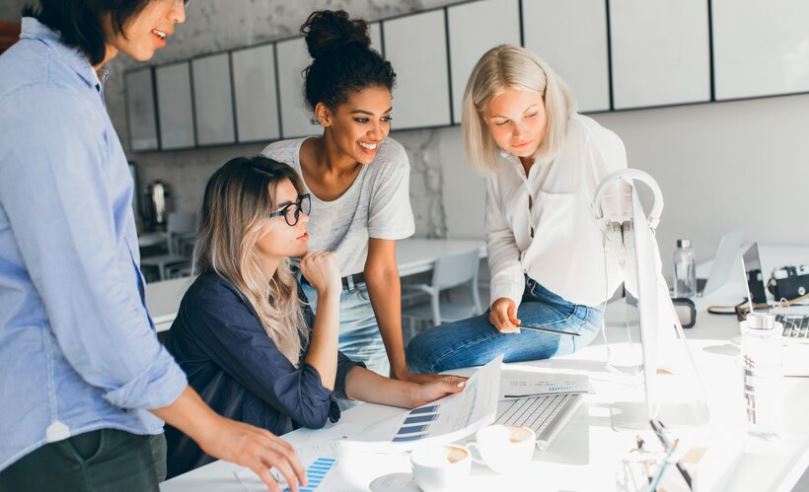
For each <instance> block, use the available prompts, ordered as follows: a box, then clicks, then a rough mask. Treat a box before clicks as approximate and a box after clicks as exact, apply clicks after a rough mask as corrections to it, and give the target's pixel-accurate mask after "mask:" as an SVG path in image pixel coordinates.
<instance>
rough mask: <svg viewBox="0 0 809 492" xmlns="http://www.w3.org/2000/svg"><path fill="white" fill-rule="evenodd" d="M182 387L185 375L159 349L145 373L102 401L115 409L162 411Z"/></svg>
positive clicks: (164, 350) (106, 394)
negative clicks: (158, 409) (155, 409)
mask: <svg viewBox="0 0 809 492" xmlns="http://www.w3.org/2000/svg"><path fill="white" fill-rule="evenodd" d="M186 386H188V379H187V378H186V376H185V373H184V372H183V370H182V369H180V366H178V365H177V363H176V362H175V361H174V359H173V358H172V357H171V355H169V353H168V352H167V351H166V349H165V348H164V347H163V346H162V345H161V346H160V350H159V352H158V353H157V357H155V360H154V362H153V363H152V364H151V365H150V366H149V367H148V368H147V369H146V370H145V371H143V372H142V373H141V374H140V375H138V376H136V377H135V378H134V379H132V380H131V381H129V382H128V383H126V384H125V385H123V386H121V387H119V388H116V389H114V390H112V391H108V392H107V393H105V394H104V399H106V400H107V401H108V402H110V403H111V404H112V405H115V406H116V407H119V408H145V409H154V408H162V407H166V406H169V405H171V404H172V403H174V402H175V401H176V400H177V398H179V397H180V394H181V393H182V392H183V390H185V388H186Z"/></svg>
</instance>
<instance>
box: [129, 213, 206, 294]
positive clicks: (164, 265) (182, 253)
mask: <svg viewBox="0 0 809 492" xmlns="http://www.w3.org/2000/svg"><path fill="white" fill-rule="evenodd" d="M196 230H197V216H196V214H194V213H191V212H171V213H170V214H169V216H168V218H167V222H166V236H167V238H166V239H167V243H168V254H164V255H158V256H148V257H146V258H141V260H140V266H141V268H155V269H157V272H158V277H159V279H160V280H166V279H167V278H168V277H169V273H170V272H171V271H172V270H178V269H182V268H183V267H185V266H187V265H190V263H191V256H190V255H188V254H187V253H186V250H187V248H186V247H185V246H184V244H186V241H188V239H189V238H190V237H193V235H194V234H195V233H196Z"/></svg>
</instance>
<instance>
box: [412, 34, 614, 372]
mask: <svg viewBox="0 0 809 492" xmlns="http://www.w3.org/2000/svg"><path fill="white" fill-rule="evenodd" d="M463 133H464V140H465V144H466V151H467V154H468V157H469V159H470V160H471V161H472V163H473V164H474V165H475V166H476V167H477V168H479V169H480V170H482V171H483V172H484V173H485V179H486V212H485V214H486V216H485V224H486V244H487V251H488V261H489V269H490V271H491V306H490V309H489V312H488V313H486V314H484V315H481V316H478V317H474V318H470V319H467V320H462V321H458V322H456V323H450V324H446V325H442V326H439V327H435V328H432V329H429V330H427V331H425V332H423V333H421V334H420V335H418V336H417V337H416V338H414V339H413V340H412V341H411V343H410V344H409V346H408V348H407V358H408V364H409V365H410V367H411V368H413V369H415V370H419V371H425V372H439V371H445V370H449V369H455V368H459V367H466V366H474V365H482V364H485V363H486V362H488V361H489V360H491V359H493V358H494V357H496V356H497V355H499V354H504V355H505V361H506V362H516V361H524V360H535V359H546V358H550V357H554V356H557V355H564V354H569V353H572V352H574V351H576V350H577V349H579V348H581V347H584V346H586V345H587V344H588V343H590V341H591V340H592V339H593V338H594V337H595V335H596V334H597V333H598V331H599V329H600V327H601V321H602V312H603V305H604V303H605V302H606V300H607V299H609V297H611V294H612V293H613V292H614V290H615V289H616V288H617V285H616V284H617V283H618V282H619V281H620V280H619V279H618V276H613V275H610V276H608V275H607V273H606V271H607V268H608V267H610V268H611V266H610V265H607V264H606V263H605V259H604V253H603V249H602V238H601V231H600V229H599V227H598V224H597V223H596V221H595V219H593V217H592V215H591V213H590V202H591V201H592V199H593V194H594V192H595V190H596V187H597V186H598V184H599V182H600V180H601V179H602V178H603V177H605V176H606V175H607V174H609V173H610V172H612V171H614V170H617V169H620V168H624V167H626V152H625V150H624V146H623V143H622V142H621V140H620V138H618V136H617V135H615V133H613V132H611V131H610V130H608V129H606V128H604V127H602V126H601V125H599V124H598V123H596V122H595V121H594V120H592V119H590V118H588V117H586V116H583V115H580V114H578V113H576V109H575V103H574V99H573V96H572V94H571V93H570V90H569V89H568V88H567V86H566V85H565V84H564V82H563V81H562V80H561V79H560V78H559V76H558V75H556V74H555V73H554V72H553V70H552V69H551V68H550V67H549V66H548V65H547V63H545V62H544V61H543V60H542V59H540V58H539V57H538V56H536V55H535V54H533V53H531V52H530V51H528V50H526V49H524V48H521V47H518V46H511V45H502V46H498V47H496V48H493V49H491V50H489V51H488V52H486V53H485V54H484V55H483V57H482V58H481V59H480V60H479V61H478V63H477V65H476V66H475V68H474V70H473V71H472V74H471V76H470V77H469V81H468V83H467V86H466V91H465V94H464V99H463ZM608 278H610V282H609V284H608V280H607V279H608Z"/></svg>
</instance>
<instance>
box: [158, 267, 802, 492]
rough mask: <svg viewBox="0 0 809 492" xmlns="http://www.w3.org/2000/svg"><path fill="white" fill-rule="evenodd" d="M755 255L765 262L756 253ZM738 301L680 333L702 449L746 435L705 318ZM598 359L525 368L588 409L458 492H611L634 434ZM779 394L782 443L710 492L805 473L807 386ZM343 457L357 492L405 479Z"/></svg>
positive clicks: (301, 436) (711, 323) (730, 369)
mask: <svg viewBox="0 0 809 492" xmlns="http://www.w3.org/2000/svg"><path fill="white" fill-rule="evenodd" d="M762 255H763V256H764V255H765V252H764V251H762ZM770 258H771V261H774V262H775V263H779V262H780V259H778V260H776V259H775V258H773V256H772V255H770ZM802 262H805V259H804V260H802ZM742 293H743V286H742V284H741V283H738V282H731V283H729V284H727V285H725V286H724V287H723V288H721V289H720V290H719V291H718V292H716V293H715V294H714V295H712V296H711V297H710V298H706V299H701V300H699V301H698V303H697V304H698V311H699V315H698V319H697V325H696V326H695V327H694V328H693V329H690V330H688V331H687V337H688V340H689V342H688V343H689V345H690V347H691V350H692V354H693V356H694V359H695V362H696V365H697V367H698V370H699V372H700V374H701V375H702V377H703V382H704V384H705V387H706V390H707V403H708V406H709V408H710V412H711V417H710V419H711V420H710V423H709V425H707V426H705V427H704V428H700V429H698V430H692V432H698V433H699V434H700V435H701V436H702V437H703V439H705V440H707V441H708V442H714V441H715V440H722V439H724V438H725V437H726V436H728V435H735V436H743V435H744V428H745V414H744V408H745V406H744V402H743V400H742V391H741V387H742V382H741V369H740V367H739V366H738V365H737V362H736V358H737V355H738V352H739V350H738V348H737V347H736V346H734V345H733V344H732V343H730V342H729V340H730V339H731V338H732V337H733V336H736V335H738V323H737V322H736V320H735V317H733V316H713V315H709V314H707V312H706V311H705V309H706V307H707V305H708V304H709V303H715V302H735V301H736V300H737V299H738V298H739V296H740V295H742ZM608 319H609V318H608ZM623 333H625V329H624V328H622V327H618V326H610V325H609V323H608V328H607V336H608V338H609V339H610V342H611V346H612V347H613V350H614V349H615V348H616V347H617V346H620V345H622V344H621V338H622V334H623ZM624 345H626V344H624ZM804 348H806V347H804ZM807 350H809V348H808V349H807ZM606 358H607V350H606V347H605V346H604V345H603V344H602V343H601V340H600V339H599V340H598V341H596V342H594V343H593V344H591V345H590V346H589V347H586V348H585V349H582V350H580V351H579V352H577V353H576V354H573V355H572V356H569V357H561V358H556V359H552V360H547V361H535V362H531V363H527V364H524V365H525V366H534V367H540V368H550V369H552V370H555V371H573V372H585V373H587V374H589V375H590V378H591V382H592V384H593V386H594V389H595V393H594V394H591V395H588V396H587V400H588V405H587V406H586V407H584V408H583V409H580V411H579V413H578V414H577V415H576V417H574V419H573V420H572V421H571V423H570V424H569V425H568V426H567V427H566V428H565V429H564V430H563V431H562V433H561V434H560V435H559V436H558V437H557V439H556V441H554V443H553V444H552V446H551V447H550V448H549V449H548V450H547V451H544V452H539V451H537V452H536V453H535V455H534V459H533V461H532V462H531V464H530V465H529V466H527V467H526V468H525V469H524V470H523V471H522V472H521V473H520V475H519V476H503V475H496V474H494V473H492V472H490V471H488V469H487V468H485V467H482V466H480V465H474V467H473V472H472V477H471V478H470V488H466V490H473V489H474V490H496V488H504V487H510V488H514V489H515V490H528V489H530V490H565V491H595V490H598V491H604V490H616V489H617V488H616V475H617V473H616V471H617V469H618V466H619V463H620V461H619V460H620V457H622V456H625V455H626V453H627V451H628V450H629V449H631V448H632V447H633V446H634V442H635V435H636V434H637V431H621V432H616V431H615V430H613V429H612V428H611V424H610V417H609V407H610V405H611V404H613V402H615V401H621V399H623V397H624V396H625V394H626V392H627V391H628V390H627V386H626V385H625V384H623V383H619V382H616V379H615V378H614V376H612V375H611V374H610V373H609V372H608V371H606V370H605V368H604V361H605V360H606ZM807 360H809V352H807ZM784 390H785V398H786V401H787V402H788V404H787V405H786V414H785V420H784V438H783V439H782V441H781V442H780V443H778V445H777V446H776V447H775V448H773V449H771V450H770V452H769V453H768V454H759V453H756V452H753V451H749V450H745V449H743V448H742V449H741V454H740V455H739V457H738V461H736V465H735V466H733V467H732V468H731V469H730V470H729V471H730V473H729V474H728V476H727V477H726V482H725V486H724V487H720V488H718V489H715V490H728V491H737V490H744V491H751V492H753V491H762V492H764V491H767V492H771V491H783V492H788V491H789V490H791V489H792V487H793V486H794V485H795V483H796V482H797V481H798V480H799V478H800V477H801V475H802V473H803V472H804V470H806V469H807V467H808V466H809V419H807V418H806V409H807V408H809V378H787V379H785V388H784ZM401 412H403V410H400V409H396V408H391V407H383V406H379V405H372V404H360V405H357V406H356V407H354V408H352V409H350V410H348V411H346V412H345V413H344V414H343V419H342V421H341V422H347V423H354V424H362V423H367V422H375V421H379V420H381V419H383V418H385V417H389V416H393V415H397V414H398V413H401ZM284 438H285V439H287V440H288V441H290V442H291V443H292V444H293V445H298V446H300V445H303V444H304V443H307V442H309V443H311V442H312V439H317V431H310V430H299V431H296V432H293V433H290V434H287V435H286V436H284ZM341 459H342V460H344V462H345V463H346V468H349V469H350V470H351V474H352V479H353V483H354V484H355V486H356V490H369V484H370V483H371V482H372V481H373V480H374V479H376V478H378V477H380V476H384V475H390V474H394V473H403V474H408V473H409V472H410V466H409V463H408V461H407V456H406V455H396V456H383V455H368V454H363V455H361V456H351V455H348V456H346V457H343V458H341ZM235 469H237V467H236V466H235V465H232V464H230V463H226V462H221V461H220V462H216V463H212V464H210V465H208V466H205V467H202V468H199V469H197V470H194V471H193V472H190V473H187V474H185V475H182V476H180V477H176V478H175V479H173V480H170V481H168V482H165V483H164V484H162V486H161V490H163V491H165V492H179V491H192V490H193V491H203V492H204V491H207V490H211V491H213V490H222V491H228V490H232V491H237V490H245V489H244V488H243V486H242V485H241V484H240V483H239V482H238V481H237V480H236V478H234V475H233V470H235ZM528 484H530V486H529V485H528ZM472 485H473V487H471V486H472ZM408 490H410V489H408Z"/></svg>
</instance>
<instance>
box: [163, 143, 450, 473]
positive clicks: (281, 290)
mask: <svg viewBox="0 0 809 492" xmlns="http://www.w3.org/2000/svg"><path fill="white" fill-rule="evenodd" d="M309 210H310V209H309V196H308V195H307V194H305V193H304V189H303V185H302V182H301V179H300V177H299V176H298V175H297V174H296V173H295V171H294V170H293V169H292V168H291V167H289V166H287V165H286V164H282V163H279V162H276V161H273V160H271V159H267V158H266V157H255V158H253V159H245V158H237V159H233V160H231V161H229V162H228V163H227V164H225V165H224V166H223V167H222V168H220V169H219V170H218V171H217V172H216V173H214V175H213V176H212V177H211V179H210V180H209V182H208V185H207V187H206V189H205V197H204V202H203V206H202V224H201V226H200V233H199V240H198V243H197V251H196V253H195V256H196V268H197V269H198V270H199V271H200V275H199V277H197V279H196V280H195V281H194V283H193V284H192V285H191V287H190V288H189V289H188V291H187V292H186V294H185V296H184V297H183V300H182V303H181V305H180V310H179V312H178V314H177V318H176V320H175V321H174V324H173V325H172V327H171V331H170V332H169V336H168V340H167V342H166V346H167V348H168V349H169V351H170V352H171V353H172V355H174V357H175V358H176V360H177V362H178V363H179V364H180V367H182V369H183V370H184V371H185V372H186V374H187V375H188V382H189V384H190V385H191V386H192V387H194V388H195V389H196V390H197V391H198V392H199V394H200V395H201V396H202V398H203V400H205V402H206V403H208V405H210V406H211V407H212V408H214V409H215V410H217V411H218V412H220V413H221V414H223V415H226V416H228V417H230V418H233V419H235V420H238V421H241V422H245V423H248V424H252V425H255V426H257V427H260V428H263V429H267V430H269V431H271V432H273V433H276V434H284V433H286V432H289V431H291V430H293V429H295V428H297V427H301V426H303V427H310V428H320V427H322V426H323V425H324V424H325V423H326V421H327V420H331V421H332V422H334V421H336V420H338V419H339V418H340V409H339V407H338V405H337V403H336V399H337V398H348V399H353V400H362V401H368V402H373V403H381V404H386V405H395V406H401V407H407V408H412V407H416V406H419V405H422V404H424V403H427V402H430V401H432V400H435V399H437V398H440V397H442V396H444V395H446V394H449V393H456V392H458V391H461V390H462V389H463V386H464V379H463V378H460V377H457V376H442V377H441V378H440V379H438V380H436V381H433V382H431V383H426V384H417V383H411V382H405V381H396V380H392V379H388V378H385V377H382V376H380V375H378V374H376V373H374V372H372V371H369V370H367V369H365V367H363V365H362V364H357V363H354V362H352V361H351V360H350V359H349V358H348V357H346V356H345V355H343V354H342V353H341V352H339V351H338V349H337V340H338V334H339V319H340V317H339V315H340V292H341V285H340V274H339V270H338V268H337V262H336V261H335V258H334V254H333V253H330V252H307V250H308V240H309V234H308V232H307V224H308V222H309V215H308V212H309ZM291 256H294V257H302V259H301V261H300V268H301V272H302V273H303V274H304V275H305V276H306V278H307V279H308V281H309V284H310V285H311V286H312V288H313V289H314V290H315V291H316V292H317V294H318V305H317V315H316V316H312V312H311V310H310V309H309V305H308V303H307V301H306V298H305V297H304V296H303V295H302V293H301V291H300V289H299V285H298V281H297V279H296V276H295V275H294V273H293V271H292V269H291V265H290V260H289V257H291ZM166 440H167V441H168V474H169V476H174V475H177V474H179V473H183V472H185V471H188V470H190V469H193V468H195V467H197V466H201V465H203V464H205V463H207V462H209V461H211V460H212V458H210V457H209V456H207V455H206V454H205V452H204V451H203V450H202V449H201V448H200V447H199V446H197V445H196V444H195V443H194V441H192V440H191V439H189V438H188V437H186V436H185V435H183V434H182V433H181V432H179V431H178V430H176V429H174V428H171V427H168V428H167V429H166Z"/></svg>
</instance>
